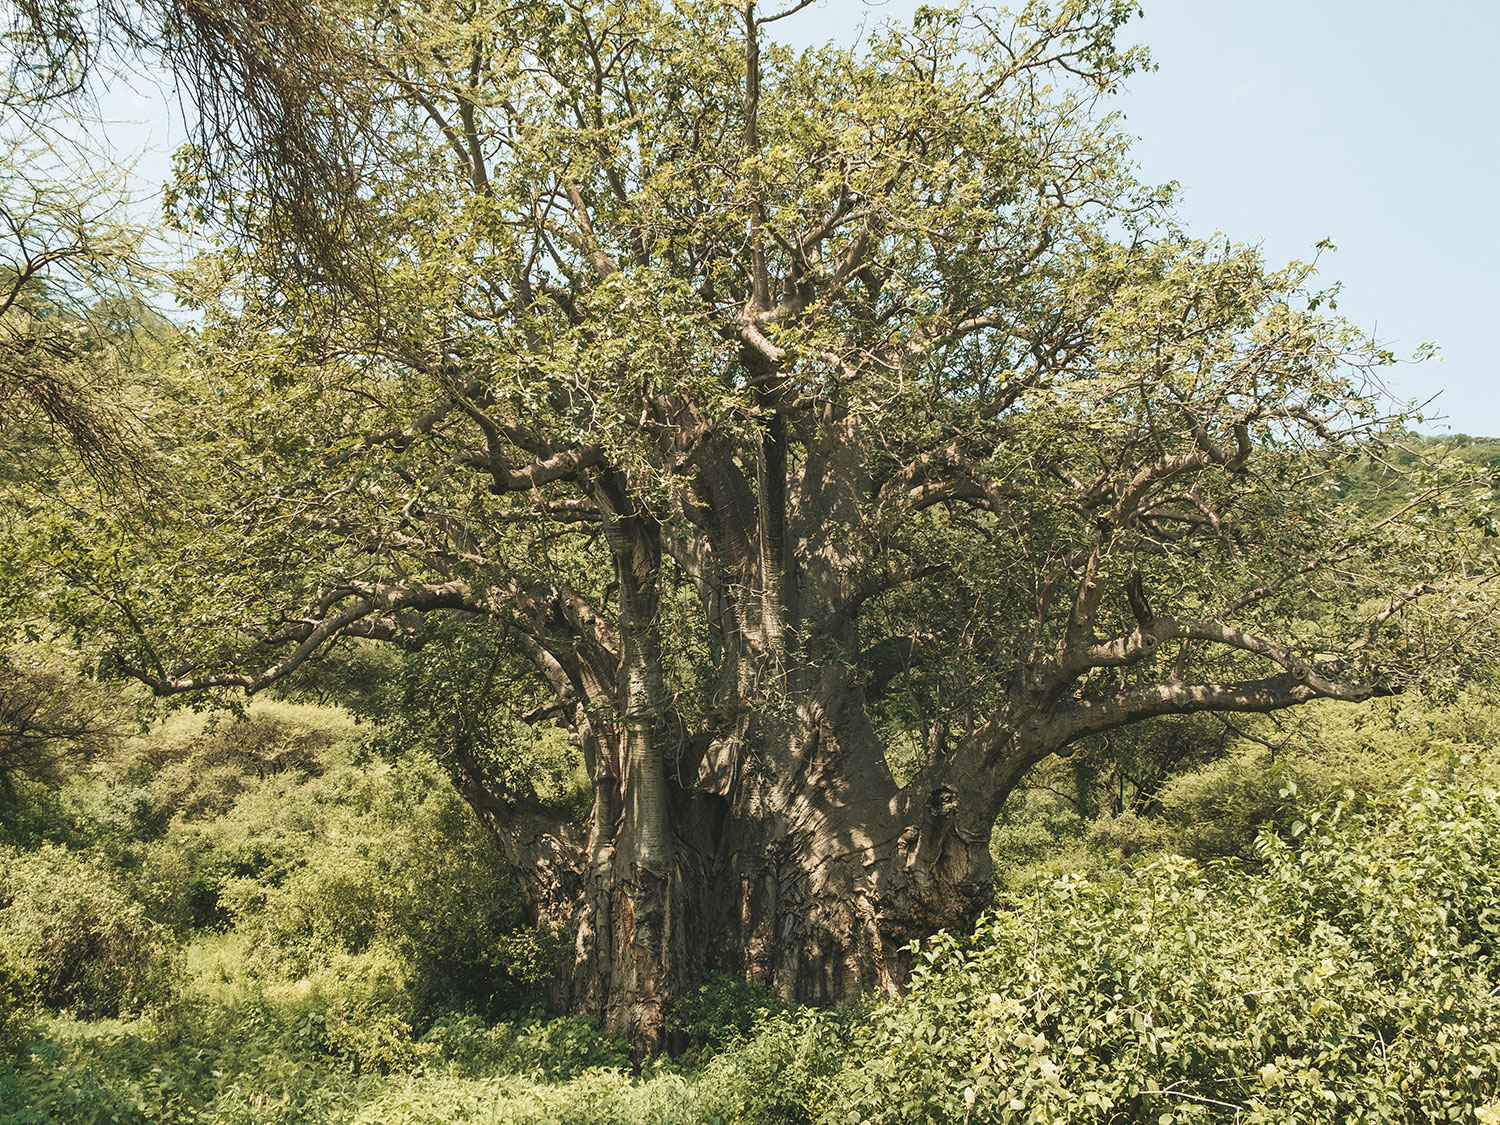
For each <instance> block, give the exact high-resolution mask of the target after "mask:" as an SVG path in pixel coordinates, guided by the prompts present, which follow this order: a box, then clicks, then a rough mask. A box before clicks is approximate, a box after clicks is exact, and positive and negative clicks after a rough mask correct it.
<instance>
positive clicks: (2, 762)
mask: <svg viewBox="0 0 1500 1125" xmlns="http://www.w3.org/2000/svg"><path fill="white" fill-rule="evenodd" d="M125 730H126V727H125V722H124V712H123V708H122V706H121V705H120V702H119V700H118V699H117V698H116V697H115V695H114V694H113V693H111V692H109V691H108V690H106V689H105V688H103V687H102V686H101V685H99V684H89V683H79V682H77V681H75V680H72V679H70V678H69V677H67V676H65V675H63V674H62V673H60V672H59V671H57V670H56V669H54V668H50V667H47V666H46V665H45V664H31V665H30V666H28V665H26V664H18V663H17V662H16V659H15V654H4V655H3V656H0V805H12V806H13V805H15V804H17V803H18V794H17V792H16V786H17V783H18V782H19V781H21V780H23V779H24V780H26V781H31V782H36V783H42V784H46V785H49V786H53V787H55V786H56V785H57V784H58V782H59V781H60V779H61V776H62V773H63V771H64V770H65V769H68V768H76V767H77V766H78V765H80V764H82V763H84V762H86V761H88V760H89V759H90V758H91V757H94V756H96V755H98V754H99V753H101V752H102V751H103V750H105V749H106V748H108V747H110V746H112V745H113V744H114V743H116V742H117V741H118V740H119V739H120V738H122V737H123V736H124V734H125Z"/></svg>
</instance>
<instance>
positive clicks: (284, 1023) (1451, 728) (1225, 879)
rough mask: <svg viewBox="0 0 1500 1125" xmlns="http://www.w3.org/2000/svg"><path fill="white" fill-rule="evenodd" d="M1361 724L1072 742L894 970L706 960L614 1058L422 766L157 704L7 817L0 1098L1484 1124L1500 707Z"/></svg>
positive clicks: (566, 1114) (391, 1113) (333, 729)
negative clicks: (782, 979) (946, 912)
mask: <svg viewBox="0 0 1500 1125" xmlns="http://www.w3.org/2000/svg"><path fill="white" fill-rule="evenodd" d="M1414 716H1415V717H1414ZM1388 719H1389V720H1390V721H1387V722H1386V723H1385V724H1384V725H1382V726H1374V725H1372V726H1369V727H1367V728H1366V727H1360V728H1355V727H1350V726H1349V720H1348V719H1347V718H1346V717H1345V713H1341V712H1335V711H1330V712H1328V713H1327V714H1325V715H1324V716H1323V717H1321V718H1320V719H1319V720H1318V723H1317V724H1315V725H1314V726H1313V727H1311V728H1307V729H1305V730H1302V731H1300V732H1298V733H1297V734H1296V739H1297V740H1300V741H1296V740H1294V739H1293V738H1291V737H1287V738H1286V739H1284V741H1283V745H1282V746H1281V747H1280V748H1279V754H1277V755H1274V756H1273V755H1271V754H1270V753H1269V752H1266V753H1259V754H1257V753H1256V752H1255V745H1246V744H1239V745H1224V746H1220V747H1219V748H1218V751H1217V752H1216V753H1215V754H1212V755H1209V756H1208V758H1207V760H1204V761H1201V762H1198V763H1192V762H1189V763H1186V765H1184V764H1183V763H1180V762H1179V764H1178V765H1179V768H1178V769H1177V771H1176V772H1175V773H1172V775H1171V777H1170V778H1168V779H1166V780H1164V781H1162V782H1161V783H1160V784H1154V783H1151V784H1135V783H1132V784H1130V785H1125V784H1124V783H1121V784H1118V785H1117V784H1115V781H1113V780H1111V779H1112V778H1114V777H1115V775H1114V774H1113V773H1111V772H1110V771H1111V770H1112V769H1113V768H1114V767H1115V766H1119V765H1121V761H1122V760H1123V759H1120V751H1119V748H1109V747H1105V748H1101V750H1100V751H1099V752H1097V753H1096V757H1095V759H1094V760H1093V761H1092V764H1090V763H1089V762H1088V761H1082V762H1074V763H1071V764H1069V765H1067V766H1066V768H1068V769H1072V770H1073V771H1074V772H1075V776H1074V777H1073V784H1071V786H1069V785H1065V784H1064V782H1065V781H1066V780H1067V779H1065V778H1060V777H1051V778H1049V777H1047V776H1042V777H1040V778H1039V779H1038V784H1037V786H1036V788H1035V789H1033V791H1031V792H1030V793H1029V794H1028V795H1027V797H1026V798H1025V799H1024V801H1023V802H1021V804H1020V805H1019V812H1018V813H1016V814H1013V815H1012V817H1011V818H1010V819H1009V821H1008V822H1007V824H1006V825H1004V826H1002V829H1001V831H1000V832H999V833H997V837H996V848H997V853H998V855H999V857H1000V859H1001V860H1002V861H1003V864H1004V866H1003V869H1002V879H1003V883H1002V887H1003V889H1002V892H1001V896H1000V901H999V904H998V905H997V907H996V909H995V910H993V911H992V912H991V913H989V914H988V915H987V916H986V917H985V918H984V919H983V920H982V921H981V923H980V925H979V926H978V927H977V929H976V930H975V932H974V933H973V934H969V935H942V936H939V937H938V938H936V939H934V940H932V941H931V942H929V943H928V944H927V945H926V946H925V947H924V948H923V949H921V950H920V951H919V952H918V954H917V966H918V967H917V969H916V971H915V975H914V983H913V988H912V990H911V993H910V995H909V996H907V997H905V998H904V999H902V1000H899V1001H891V1002H883V1003H870V1004H868V1005H866V1006H864V1007H862V1008H859V1009H856V1010H844V1011H838V1012H814V1011H805V1010H792V1009H787V1008H786V1007H785V1006H784V1005H782V1004H780V1003H779V1002H778V1001H776V1000H775V999H774V998H772V997H768V996H766V995H764V994H761V993H757V992H755V991H754V990H749V989H746V988H744V987H743V986H740V985H736V984H735V983H734V982H732V981H728V980H725V979H722V978H715V979H714V980H712V981H710V982H709V983H708V984H707V985H706V986H705V988H704V990H703V992H702V994H701V995H700V996H699V997H698V998H697V999H696V1000H695V1001H693V1002H690V1003H686V1004H682V1005H680V1006H679V1007H678V1009H677V1010H676V1011H675V1012H674V1016H673V1019H674V1027H675V1031H676V1039H677V1040H678V1041H679V1042H683V1043H686V1044H689V1045H690V1049H689V1050H688V1052H687V1053H686V1054H684V1055H682V1056H681V1057H680V1058H679V1059H677V1060H676V1061H670V1060H668V1061H662V1062H660V1063H656V1064H652V1065H649V1066H647V1067H646V1068H644V1069H632V1068H631V1067H630V1066H629V1063H628V1058H627V1055H626V1053H625V1051H624V1048H623V1045H622V1044H621V1043H619V1042H618V1041H616V1040H614V1039H612V1038H610V1037H608V1036H604V1035H600V1034H599V1033H598V1032H597V1031H596V1030H595V1029H594V1028H593V1027H592V1026H591V1025H590V1024H589V1023H588V1021H586V1020H582V1019H577V1018H550V1019H549V1018H544V1017H543V1015H542V1013H541V1011H540V1009H539V1008H538V1007H537V998H538V996H539V995H540V993H539V988H538V986H539V983H540V982H541V981H542V979H544V977H545V975H546V973H547V971H548V967H549V965H550V963H551V960H550V959H551V957H552V956H554V954H555V951H554V950H553V949H552V948H550V945H549V942H548V941H546V940H543V939H541V938H539V937H538V936H537V935H535V934H533V933H531V932H529V931H528V930H526V928H525V927H524V925H523V924H522V920H521V913H520V903H519V899H518V897H517V893H516V888H515V887H514V885H513V884H512V883H511V882H510V881H509V880H508V879H507V878H506V877H505V876H504V875H503V874H502V873H501V866H500V865H499V864H498V863H497V862H496V858H497V857H496V856H495V854H494V853H493V850H492V849H493V845H492V844H491V842H490V841H489V840H488V839H487V838H486V837H485V836H484V835H483V834H482V833H481V832H480V831H479V830H478V829H477V828H476V827H475V826H474V824H473V822H472V820H471V818H470V817H469V815H468V814H467V811H466V810H465V809H464V808H463V807H462V805H461V804H460V803H459V802H458V801H457V799H456V798H455V797H454V796H453V795H452V791H451V788H450V787H449V786H447V784H446V783H445V779H444V777H443V776H442V775H441V772H440V771H439V770H438V769H437V768H436V767H435V766H434V765H433V764H432V763H431V761H429V760H427V759H425V758H423V757H421V756H420V755H408V756H407V757H405V758H403V759H400V760H398V761H396V762H395V763H394V764H393V763H390V762H383V761H370V760H367V759H366V755H365V754H364V752H363V751H362V749H361V747H362V739H361V732H360V731H359V730H358V729H357V728H355V727H354V726H353V725H352V724H351V723H349V722H348V721H347V720H346V719H344V718H343V717H342V715H341V713H339V712H336V711H331V710H327V709H322V708H314V707H307V706H294V705H291V704H287V703H270V704H258V705H257V706H256V707H255V708H253V709H252V710H251V712H250V714H249V716H248V717H247V718H245V719H242V720H238V721H235V720H232V719H224V720H221V721H220V722H219V723H218V724H212V723H210V724H207V725H205V724H204V722H203V720H202V719H201V717H196V716H178V717H177V718H175V719H173V720H172V721H171V722H170V723H169V724H167V725H166V726H165V727H163V728H160V729H158V730H156V731H155V732H154V733H153V734H152V735H150V736H149V737H142V738H137V739H135V740H132V741H129V742H125V743H122V744H121V745H119V746H118V747H116V748H115V750H114V751H112V752H111V753H108V754H105V755H103V756H102V757H99V758H97V759H95V761H94V762H93V764H92V766H91V767H90V768H88V769H86V770H82V771H77V772H75V776H74V777H73V779H72V780H70V781H68V782H67V783H66V784H65V785H62V786H61V787H54V788H35V787H34V788H32V789H30V790H24V791H23V792H21V793H20V794H19V795H18V797H17V798H16V799H15V800H13V801H12V803H11V804H10V805H8V806H7V808H6V810H5V821H4V836H3V841H0V1048H3V1050H4V1052H5V1055H6V1057H7V1058H8V1059H9V1060H10V1061H8V1062H7V1063H5V1064H3V1065H0V1123H3V1125H22V1123H26V1125H31V1123H40V1122H69V1123H74V1122H76V1123H80V1125H84V1123H105V1122H110V1123H118V1125H130V1123H135V1122H165V1123H187V1122H199V1123H215V1125H229V1123H240V1122H246V1123H248V1122H266V1123H272V1122H275V1123H292V1122H299V1123H308V1125H312V1123H319V1125H321V1123H329V1125H332V1123H335V1122H337V1123H345V1122H348V1123H353V1122H366V1123H372V1125H373V1123H382V1125H384V1123H403V1122H433V1123H437V1122H445V1123H446V1122H475V1123H481V1122H482V1123H499V1122H528V1123H530V1122H535V1123H538V1125H540V1123H559V1125H560V1123H565V1122H566V1123H572V1122H577V1123H585V1122H587V1123H596V1122H597V1123H605V1122H621V1123H625V1122H630V1123H635V1122H662V1123H668V1122H703V1123H706V1125H711V1123H714V1122H720V1123H729V1122H767V1123H772V1122H774V1123H795V1122H806V1123H817V1125H844V1123H855V1122H865V1121H868V1122H891V1123H895V1122H909V1121H910V1122H925V1121H932V1122H960V1121H973V1122H980V1121H1016V1122H1050V1121H1058V1122H1061V1121H1098V1122H1111V1121H1118V1122H1137V1121H1139V1122H1153V1123H1158V1125H1166V1123H1168V1122H1172V1121H1199V1120H1201V1121H1225V1122H1228V1121H1241V1122H1252V1121H1265V1122H1284V1121H1319V1122H1322V1121H1326V1122H1335V1121H1337V1122H1343V1121H1370V1122H1377V1121H1380V1122H1385V1121H1394V1122H1406V1121H1409V1122H1426V1121H1476V1120H1478V1121H1489V1120H1500V1105H1497V1103H1500V966H1497V956H1500V797H1497V795H1496V792H1495V789H1494V779H1493V777H1492V776H1491V770H1490V767H1488V766H1487V765H1486V761H1487V760H1488V759H1487V757H1486V755H1485V753H1484V748H1485V747H1486V746H1487V745H1490V744H1492V741H1491V740H1492V739H1493V737H1494V734H1495V731H1494V730H1493V729H1492V728H1493V727H1494V725H1495V724H1494V722H1493V720H1494V712H1493V710H1492V709H1490V708H1487V707H1484V706H1481V705H1478V704H1474V703H1473V701H1469V702H1468V703H1466V704H1465V705H1463V706H1461V707H1457V708H1450V709H1448V710H1447V711H1437V710H1428V711H1424V712H1421V713H1420V714H1418V713H1416V712H1413V713H1411V714H1406V715H1404V716H1403V715H1400V714H1397V715H1394V716H1393V717H1392V716H1388ZM1199 734H1200V735H1201V732H1199ZM1162 737H1167V736H1165V735H1164V736H1162ZM1351 747H1352V749H1351ZM1157 749H1160V748H1157ZM1262 749H1264V748H1263V747H1262ZM1461 751H1462V752H1461ZM1155 752H1156V750H1154V749H1153V748H1152V747H1150V746H1144V747H1143V746H1140V745H1138V746H1136V747H1135V748H1134V750H1133V751H1132V753H1133V754H1134V758H1132V759H1131V760H1130V761H1126V762H1124V765H1126V766H1129V767H1130V769H1132V770H1134V771H1135V776H1136V777H1137V779H1139V778H1141V777H1145V776H1147V774H1148V773H1149V771H1147V772H1146V773H1143V772H1142V767H1141V761H1142V760H1143V759H1146V758H1150V756H1151V754H1152V753H1155ZM1110 753H1114V754H1115V758H1109V757H1108V755H1109V754H1110ZM1466 755H1467V756H1466ZM1083 767H1088V768H1089V769H1092V771H1093V772H1092V773H1091V774H1088V776H1087V777H1085V776H1084V775H1083V774H1082V773H1079V772H1078V771H1079V770H1080V769H1081V768H1083ZM1167 772H1169V773H1170V772H1171V771H1167ZM1402 776H1404V777H1405V778H1406V780H1405V781H1404V782H1403V781H1400V780H1399V779H1400V778H1401V777H1402ZM1101 778H1102V779H1103V781H1101V780H1100V779H1101ZM1086 782H1087V784H1086ZM1111 795H1114V796H1124V797H1128V798H1129V799H1128V800H1118V801H1116V800H1114V797H1113V796H1111ZM1184 853H1186V854H1187V855H1188V856H1189V857H1190V858H1184V857H1183V854H1184ZM1080 872H1081V873H1080Z"/></svg>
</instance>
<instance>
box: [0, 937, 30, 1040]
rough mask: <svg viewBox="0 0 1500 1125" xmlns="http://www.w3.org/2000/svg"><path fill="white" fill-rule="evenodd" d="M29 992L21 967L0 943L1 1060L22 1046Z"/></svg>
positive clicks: (28, 1005)
mask: <svg viewBox="0 0 1500 1125" xmlns="http://www.w3.org/2000/svg"><path fill="white" fill-rule="evenodd" d="M28 992H29V989H28V988H27V987H26V980H25V979H24V976H23V972H22V970H21V967H20V966H19V965H17V964H16V963H15V962H14V961H13V960H12V959H11V955H10V953H9V951H8V950H7V949H6V947H5V945H3V944H0V1062H3V1061H4V1060H5V1059H8V1058H10V1057H11V1056H12V1055H14V1054H15V1053H16V1052H17V1051H18V1050H20V1048H21V1041H22V1039H23V1038H24V1036H25V1032H26V1017H27V1011H28V1009H29V1008H30V1007H31V1005H30V1003H29V1002H28V999H27V993H28Z"/></svg>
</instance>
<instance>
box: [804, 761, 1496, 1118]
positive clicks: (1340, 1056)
mask: <svg viewBox="0 0 1500 1125" xmlns="http://www.w3.org/2000/svg"><path fill="white" fill-rule="evenodd" d="M1289 834H1290V836H1291V839H1290V840H1281V839H1279V838H1276V837H1272V836H1268V837H1265V838H1264V843H1263V844H1262V852H1263V854H1264V856H1265V859H1266V867H1265V870H1263V871H1258V872H1253V873H1249V874H1246V873H1243V872H1240V871H1237V870H1234V869H1228V868H1225V869H1220V870H1218V871H1217V872H1214V873H1212V874H1211V875H1209V876H1205V875H1204V874H1203V873H1202V872H1201V871H1200V870H1199V869H1198V868H1197V867H1196V866H1194V865H1193V864H1191V863H1190V862H1188V861H1185V860H1181V859H1169V860H1164V861H1161V862H1159V863H1157V864H1155V865H1152V866H1149V867H1147V868H1144V869H1142V870H1140V871H1138V872H1136V873H1133V874H1129V875H1121V876H1120V877H1119V878H1117V879H1116V880H1113V881H1104V882H1090V881H1088V880H1085V879H1080V878H1077V877H1074V878H1068V879H1063V880H1056V881H1053V882H1051V883H1049V884H1047V885H1044V886H1041V887H1039V888H1038V889H1037V890H1035V891H1034V892H1032V893H1031V894H1029V895H1026V896H1024V897H1021V898H1020V899H1018V900H1017V901H1015V902H1014V903H1012V904H1011V906H1010V908H1009V909H1006V910H1001V911H998V912H996V913H993V914H991V915H989V916H988V917H987V918H986V919H985V920H984V921H983V922H982V923H981V925H980V927H979V929H978V930H977V931H976V933H975V934H974V935H973V937H971V938H959V937H953V936H947V935H940V936H939V937H938V938H936V939H934V940H933V941H932V942H930V943H929V944H928V946H927V947H926V948H925V950H924V951H923V953H922V955H921V958H920V965H921V967H920V968H919V969H918V970H917V972H916V974H915V979H914V984H913V989H912V993H911V995H910V997H909V998H907V999H906V1000H905V1001H902V1002H898V1003H891V1004H887V1005H882V1006H881V1007H879V1008H878V1009H876V1010H875V1011H874V1012H873V1013H872V1015H871V1016H870V1017H869V1019H868V1020H867V1021H866V1023H865V1025H864V1027H863V1028H862V1029H861V1034H860V1035H858V1036H857V1038H856V1039H855V1043H854V1048H853V1050H851V1051H850V1053H849V1055H848V1057H847V1058H846V1059H845V1060H844V1064H843V1066H842V1068H841V1069H840V1071H839V1073H838V1074H837V1075H836V1076H834V1078H833V1079H832V1082H831V1087H830V1092H829V1093H827V1094H825V1095H824V1096H825V1098H827V1100H828V1101H829V1102H830V1103H831V1104H832V1105H834V1106H836V1107H837V1108H835V1109H830V1110H826V1111H824V1112H823V1114H822V1117H821V1118H820V1120H821V1121H823V1122H826V1123H830V1125H831V1123H833V1122H844V1121H849V1122H853V1121H868V1122H872V1123H875V1122H891V1123H895V1122H908V1121H922V1120H926V1121H931V1122H948V1121H954V1122H957V1121H1013V1122H1048V1121H1099V1122H1106V1121H1119V1122H1158V1123H1166V1122H1172V1121H1192V1120H1204V1121H1210V1120H1222V1121H1226V1122H1227V1121H1238V1122H1247V1123H1248V1122H1284V1121H1308V1122H1329V1123H1333V1122H1351V1121H1369V1122H1376V1121H1379V1122H1393V1121H1401V1122H1412V1123H1416V1122H1426V1121H1437V1120H1455V1121H1469V1120H1474V1119H1475V1115H1476V1114H1478V1113H1480V1112H1481V1111H1484V1112H1490V1111H1491V1109H1490V1108H1486V1107H1491V1108H1493V1103H1495V1102H1496V1101H1497V1100H1500V988H1497V987H1496V986H1497V983H1500V971H1497V968H1500V966H1497V962H1496V956H1495V954H1496V937H1497V934H1500V854H1497V851H1500V799H1497V797H1496V794H1495V793H1494V791H1493V790H1491V789H1487V788H1485V787H1484V786H1482V785H1477V784H1475V785H1468V786H1465V785H1462V784H1452V785H1447V786H1443V787H1439V786H1435V785H1432V784H1427V783H1418V784H1416V785H1413V786H1411V787H1409V788H1408V789H1407V790H1406V791H1405V792H1404V793H1402V794H1401V796H1400V797H1399V798H1398V799H1396V800H1394V801H1392V802H1391V803H1390V804H1388V805H1384V806H1379V807H1376V806H1370V805H1366V807H1365V808H1364V809H1363V810H1358V809H1355V808H1354V807H1352V806H1344V807H1342V808H1334V809H1325V810H1323V811H1321V812H1318V813H1316V814H1314V813H1306V814H1304V817H1303V819H1301V820H1299V821H1296V822H1294V823H1293V824H1292V825H1291V826H1290V827H1289Z"/></svg>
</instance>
